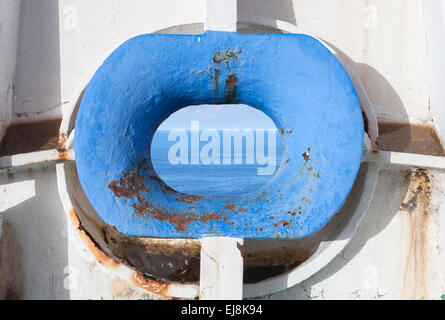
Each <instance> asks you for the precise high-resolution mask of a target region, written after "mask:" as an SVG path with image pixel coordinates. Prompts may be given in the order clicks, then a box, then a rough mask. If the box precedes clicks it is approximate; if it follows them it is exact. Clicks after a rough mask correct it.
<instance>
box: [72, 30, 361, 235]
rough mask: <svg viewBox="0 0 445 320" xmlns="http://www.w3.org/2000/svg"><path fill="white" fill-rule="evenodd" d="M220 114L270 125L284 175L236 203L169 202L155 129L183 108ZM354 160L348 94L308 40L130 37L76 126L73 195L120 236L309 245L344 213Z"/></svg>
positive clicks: (103, 71)
mask: <svg viewBox="0 0 445 320" xmlns="http://www.w3.org/2000/svg"><path fill="white" fill-rule="evenodd" d="M217 52H219V54H218V53H217ZM215 70H219V71H215ZM223 103H224V104H225V103H243V104H247V105H250V106H252V107H255V108H258V109H260V110H262V111H263V112H265V113H266V114H267V115H269V116H270V117H271V118H272V119H273V120H274V121H275V123H276V125H277V127H278V128H279V129H282V131H283V139H282V140H283V148H284V154H283V161H282V168H281V169H280V170H279V172H278V173H277V174H276V175H275V176H274V177H273V178H272V179H271V180H270V182H269V183H268V184H267V185H265V186H264V187H263V188H261V189H260V190H258V191H256V192H254V193H250V194H245V195H237V196H230V197H205V198H202V199H199V198H195V197H188V196H187V195H184V194H181V193H178V192H175V191H173V190H170V189H169V188H168V187H167V186H166V185H165V184H163V183H162V181H159V179H158V178H157V177H156V173H155V172H154V170H153V167H152V165H151V161H150V152H149V150H150V143H151V139H152V137H153V135H154V133H155V131H156V129H157V127H158V126H159V125H160V124H161V122H162V121H163V120H165V119H166V118H167V117H168V116H169V115H170V114H172V113H173V112H175V111H177V110H179V109H180V108H183V107H185V106H189V105H197V104H223ZM362 148H363V119H362V113H361V108H360V103H359V101H358V98H357V94H356V92H355V90H354V87H353V85H352V83H351V81H350V79H349V78H348V76H347V74H346V72H345V70H344V69H343V67H342V66H341V65H340V63H339V62H338V61H337V60H336V59H335V57H334V56H333V55H332V54H331V53H330V52H329V51H328V50H327V49H326V48H325V47H324V46H323V45H322V44H321V43H320V42H319V41H317V40H316V39H314V38H311V37H309V36H306V35H293V34H289V35H239V34H236V33H225V32H206V33H205V34H203V35H154V34H150V35H142V36H139V37H136V38H134V39H131V40H129V41H127V42H126V43H124V44H123V45H122V46H121V47H119V48H118V49H117V50H116V51H115V52H114V53H113V54H112V55H111V56H110V57H109V58H108V59H107V60H106V61H105V62H104V64H103V65H102V66H101V67H100V68H99V70H98V71H97V72H96V74H95V75H94V77H93V79H92V80H91V82H90V83H89V85H88V87H87V89H86V91H85V94H84V97H83V100H82V104H81V106H80V109H79V113H78V117H77V121H76V136H75V151H76V163H77V170H78V174H79V179H80V182H81V185H82V187H83V189H84V190H85V193H86V195H87V197H88V199H89V200H90V202H91V204H92V205H93V207H94V208H95V209H96V211H97V212H98V214H99V215H100V217H101V218H102V219H103V220H104V221H105V222H107V223H109V224H110V225H114V226H116V227H117V229H118V230H119V231H120V232H122V233H125V234H127V235H130V236H145V237H168V238H169V237H171V238H201V237H203V236H231V237H240V238H302V237H305V236H308V235H310V234H312V233H314V232H316V231H318V230H319V229H320V228H322V227H323V226H324V225H325V224H326V223H327V222H328V221H329V220H330V219H331V218H332V216H333V215H334V214H335V213H336V212H337V211H338V210H339V209H340V208H341V206H342V205H343V203H344V201H345V200H346V197H347V195H348V193H349V191H350V190H351V188H352V185H353V183H354V180H355V178H356V175H357V172H358V169H359V167H360V162H361V155H362ZM309 150H310V151H309ZM303 154H306V155H308V157H307V156H306V159H307V160H305V157H304V156H303ZM128 181H130V182H131V184H130V185H128V184H127V182H128Z"/></svg>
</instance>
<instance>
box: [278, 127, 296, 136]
mask: <svg viewBox="0 0 445 320" xmlns="http://www.w3.org/2000/svg"><path fill="white" fill-rule="evenodd" d="M280 133H281V135H282V136H284V135H286V134H293V133H294V132H293V131H292V130H284V129H280Z"/></svg>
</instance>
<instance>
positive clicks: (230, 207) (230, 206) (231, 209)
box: [224, 203, 235, 213]
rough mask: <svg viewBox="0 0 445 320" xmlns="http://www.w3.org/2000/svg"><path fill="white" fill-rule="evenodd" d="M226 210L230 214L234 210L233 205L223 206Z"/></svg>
mask: <svg viewBox="0 0 445 320" xmlns="http://www.w3.org/2000/svg"><path fill="white" fill-rule="evenodd" d="M224 208H226V209H227V210H229V212H230V213H232V212H233V209H235V205H234V204H233V203H228V204H226V205H225V206H224Z"/></svg>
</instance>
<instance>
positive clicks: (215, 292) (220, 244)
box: [199, 237, 243, 300]
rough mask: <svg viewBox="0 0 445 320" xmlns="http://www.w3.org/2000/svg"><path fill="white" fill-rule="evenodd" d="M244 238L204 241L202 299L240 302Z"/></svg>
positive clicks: (241, 296) (205, 239) (200, 286)
mask: <svg viewBox="0 0 445 320" xmlns="http://www.w3.org/2000/svg"><path fill="white" fill-rule="evenodd" d="M242 246H243V240H242V239H234V238H222V237H216V238H203V239H201V276H200V277H201V278H200V285H199V298H200V299H202V300H241V299H242V298H243V257H242V250H243V249H242Z"/></svg>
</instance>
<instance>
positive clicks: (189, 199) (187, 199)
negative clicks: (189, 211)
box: [176, 195, 204, 204]
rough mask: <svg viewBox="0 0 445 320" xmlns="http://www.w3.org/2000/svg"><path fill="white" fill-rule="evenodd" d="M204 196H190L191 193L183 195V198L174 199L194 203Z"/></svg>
mask: <svg viewBox="0 0 445 320" xmlns="http://www.w3.org/2000/svg"><path fill="white" fill-rule="evenodd" d="M203 198H204V197H202V196H192V195H188V196H186V197H184V198H180V197H177V198H176V201H179V202H185V203H188V204H192V203H195V202H196V201H199V200H201V199H203Z"/></svg>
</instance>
